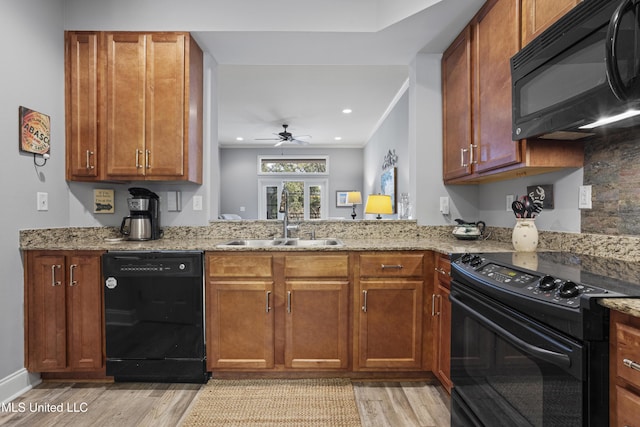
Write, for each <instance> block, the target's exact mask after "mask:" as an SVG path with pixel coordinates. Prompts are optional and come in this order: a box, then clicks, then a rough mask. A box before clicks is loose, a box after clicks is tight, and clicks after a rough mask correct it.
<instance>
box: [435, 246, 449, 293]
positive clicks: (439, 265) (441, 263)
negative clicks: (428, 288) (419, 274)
mask: <svg viewBox="0 0 640 427" xmlns="http://www.w3.org/2000/svg"><path fill="white" fill-rule="evenodd" d="M435 264H436V266H435V272H436V277H437V278H438V282H440V283H441V284H442V285H444V286H445V287H446V288H447V289H448V288H449V287H450V285H451V261H450V260H449V257H448V256H446V255H442V254H436V262H435Z"/></svg>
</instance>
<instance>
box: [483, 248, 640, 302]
mask: <svg viewBox="0 0 640 427" xmlns="http://www.w3.org/2000/svg"><path fill="white" fill-rule="evenodd" d="M481 255H482V256H483V257H485V258H486V259H487V260H491V261H494V262H496V263H499V264H502V265H505V266H512V267H516V268H522V269H526V270H529V271H533V272H536V273H538V274H542V275H550V276H553V277H556V278H560V279H564V280H571V281H573V282H576V283H581V284H584V285H591V286H596V287H599V288H603V289H606V290H607V291H609V292H610V295H609V296H610V297H625V296H626V297H640V263H638V262H630V261H621V260H616V259H612V258H604V257H596V256H591V255H578V254H573V253H569V252H500V253H485V254H481Z"/></svg>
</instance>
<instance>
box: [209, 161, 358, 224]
mask: <svg viewBox="0 0 640 427" xmlns="http://www.w3.org/2000/svg"><path fill="white" fill-rule="evenodd" d="M281 154H284V155H295V154H305V155H327V156H329V168H330V170H329V173H330V176H329V192H328V196H329V217H345V218H349V215H351V208H342V207H341V208H338V207H336V204H335V199H336V191H348V190H357V191H363V190H362V175H363V168H362V165H363V160H362V149H358V148H344V149H337V148H327V149H321V148H313V149H309V148H307V149H304V148H303V149H300V148H297V149H296V148H285V149H281V148H278V149H274V148H260V149H258V148H221V149H220V188H221V190H220V213H231V214H238V215H240V216H241V217H242V218H244V219H256V218H258V166H257V161H258V156H259V155H269V156H278V155H281ZM318 178H322V177H318ZM363 194H364V192H363ZM241 206H244V207H245V209H246V210H245V211H244V212H241V211H240V207H241ZM362 212H363V207H362V206H358V207H356V213H357V215H358V218H362Z"/></svg>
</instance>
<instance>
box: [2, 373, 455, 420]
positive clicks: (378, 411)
mask: <svg viewBox="0 0 640 427" xmlns="http://www.w3.org/2000/svg"><path fill="white" fill-rule="evenodd" d="M353 386H354V394H355V397H356V403H357V405H358V410H359V411H360V419H361V421H362V425H363V427H370V426H371V427H382V426H390V427H400V426H402V427H410V426H429V427H430V426H437V427H441V426H444V427H446V426H449V395H448V394H447V393H446V391H444V389H443V388H442V387H440V386H439V385H432V383H430V382H424V381H408V382H388V381H384V382H379V381H358V380H354V381H353ZM199 388H200V385H198V384H156V383H153V384H151V383H146V384H141V383H73V382H44V383H42V384H40V385H39V386H37V387H35V388H34V389H33V390H30V391H29V392H27V393H25V394H24V395H22V396H20V397H19V398H17V399H15V400H14V401H13V402H11V403H9V404H4V405H3V406H0V425H2V426H29V427H40V426H42V427H44V426H46V427H54V426H56V427H57V426H69V427H85V426H95V427H103V426H104V427H106V426H117V427H129V426H131V427H134V426H135V427H141V426H150V427H151V426H153V427H161V426H166V427H175V426H178V425H179V424H180V420H181V419H182V417H183V416H184V414H185V412H186V411H187V409H188V408H189V405H190V404H191V402H192V401H193V399H194V398H195V396H196V394H197V392H198V390H199ZM37 405H40V406H37ZM54 409H56V410H57V409H61V410H62V412H54ZM38 410H40V412H38Z"/></svg>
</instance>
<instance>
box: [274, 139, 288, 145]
mask: <svg viewBox="0 0 640 427" xmlns="http://www.w3.org/2000/svg"><path fill="white" fill-rule="evenodd" d="M285 142H286V140H284V139H281V140H280V141H278V142H276V143H275V145H274V147H279V146H281V145H282V144H284V143H285Z"/></svg>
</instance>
